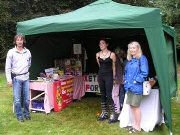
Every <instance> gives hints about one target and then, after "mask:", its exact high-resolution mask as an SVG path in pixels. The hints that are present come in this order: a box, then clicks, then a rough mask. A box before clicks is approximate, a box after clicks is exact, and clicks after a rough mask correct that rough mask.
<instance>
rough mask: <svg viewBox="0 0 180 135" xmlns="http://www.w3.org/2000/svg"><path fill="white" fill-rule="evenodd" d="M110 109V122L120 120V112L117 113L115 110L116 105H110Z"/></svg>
mask: <svg viewBox="0 0 180 135" xmlns="http://www.w3.org/2000/svg"><path fill="white" fill-rule="evenodd" d="M109 110H110V118H109V121H108V123H109V124H111V123H115V122H117V121H118V117H119V114H117V113H116V112H115V107H114V105H109Z"/></svg>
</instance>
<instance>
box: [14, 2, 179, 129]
mask: <svg viewBox="0 0 180 135" xmlns="http://www.w3.org/2000/svg"><path fill="white" fill-rule="evenodd" d="M124 28H130V29H133V28H143V29H144V31H145V34H146V37H147V40H148V44H149V48H150V52H151V55H152V59H153V63H154V67H155V70H156V73H157V76H158V81H159V85H160V99H161V103H162V106H163V109H164V112H165V120H166V124H167V126H168V127H169V128H170V130H171V131H172V118H171V96H172V95H175V94H176V91H177V70H176V65H177V60H176V47H175V40H172V42H169V40H167V38H166V37H165V34H164V32H166V33H167V34H168V35H169V36H171V38H172V39H175V34H174V33H175V32H174V30H172V29H170V28H168V27H166V26H163V25H162V21H161V15H160V10H159V9H157V8H145V7H136V6H130V5H126V4H119V3H116V2H113V1H111V0H98V1H96V2H94V3H92V4H89V5H87V6H85V7H82V8H80V9H77V10H75V11H73V12H69V13H65V14H60V15H54V16H46V17H40V18H35V19H32V20H27V21H23V22H18V23H17V33H23V34H25V35H34V34H43V33H52V32H68V31H82V30H86V31H88V30H98V29H99V30H101V29H124ZM120 34H121V33H120Z"/></svg>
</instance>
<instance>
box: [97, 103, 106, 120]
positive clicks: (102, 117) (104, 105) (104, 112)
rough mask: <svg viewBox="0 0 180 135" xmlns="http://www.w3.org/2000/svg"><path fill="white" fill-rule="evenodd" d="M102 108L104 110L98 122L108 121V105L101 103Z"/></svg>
mask: <svg viewBox="0 0 180 135" xmlns="http://www.w3.org/2000/svg"><path fill="white" fill-rule="evenodd" d="M101 108H102V113H101V115H100V116H99V117H98V121H104V120H106V119H108V111H107V104H106V103H104V102H103V103H101Z"/></svg>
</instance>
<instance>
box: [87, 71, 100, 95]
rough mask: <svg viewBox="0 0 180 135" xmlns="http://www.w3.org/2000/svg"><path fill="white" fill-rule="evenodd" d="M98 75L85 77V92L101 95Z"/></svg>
mask: <svg viewBox="0 0 180 135" xmlns="http://www.w3.org/2000/svg"><path fill="white" fill-rule="evenodd" d="M97 78H98V75H97V74H89V75H84V81H85V91H86V92H97V93H100V89H99V85H98V81H97Z"/></svg>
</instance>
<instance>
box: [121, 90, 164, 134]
mask: <svg viewBox="0 0 180 135" xmlns="http://www.w3.org/2000/svg"><path fill="white" fill-rule="evenodd" d="M126 99H127V95H125V99H124V104H123V109H122V112H121V114H120V116H119V120H120V127H121V128H124V127H127V126H132V125H133V116H132V112H131V109H130V106H129V105H128V104H126ZM140 109H141V129H143V130H144V131H146V132H149V131H153V129H154V127H155V126H156V125H157V124H161V121H162V109H161V106H160V99H159V90H158V89H152V90H151V93H150V95H148V96H143V99H142V102H141V105H140Z"/></svg>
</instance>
